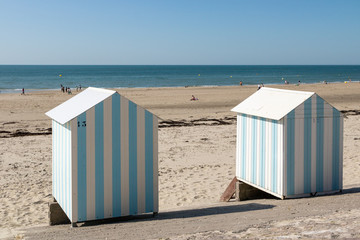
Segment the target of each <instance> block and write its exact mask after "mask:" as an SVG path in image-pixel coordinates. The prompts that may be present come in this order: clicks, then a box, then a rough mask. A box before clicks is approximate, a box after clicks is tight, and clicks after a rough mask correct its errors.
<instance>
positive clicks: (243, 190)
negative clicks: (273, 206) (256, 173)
mask: <svg viewBox="0 0 360 240" xmlns="http://www.w3.org/2000/svg"><path fill="white" fill-rule="evenodd" d="M267 197H269V194H268V193H266V192H264V191H261V190H260V189H258V188H255V187H253V186H251V185H249V184H246V183H244V182H241V181H237V182H236V184H235V200H236V201H244V200H251V199H259V198H267Z"/></svg>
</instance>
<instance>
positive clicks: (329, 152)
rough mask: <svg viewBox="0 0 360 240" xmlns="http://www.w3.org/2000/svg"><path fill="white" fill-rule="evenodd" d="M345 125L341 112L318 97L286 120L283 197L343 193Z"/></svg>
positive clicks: (311, 99) (297, 109)
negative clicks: (343, 126) (343, 139)
mask: <svg viewBox="0 0 360 240" xmlns="http://www.w3.org/2000/svg"><path fill="white" fill-rule="evenodd" d="M342 122H343V118H342V116H341V114H340V112H339V111H338V110H336V109H335V108H333V107H332V106H330V105H329V104H328V103H326V102H325V101H324V100H323V99H322V98H320V97H319V96H317V95H313V96H312V97H311V98H309V99H307V100H306V101H305V102H304V104H302V105H300V106H299V107H297V108H296V109H295V110H294V111H292V113H290V114H288V115H287V116H286V117H285V129H286V134H285V135H284V137H285V142H286V143H287V145H286V147H285V149H284V150H285V152H286V156H287V159H286V160H287V161H285V164H286V171H285V176H286V179H287V181H286V187H285V189H284V190H285V191H284V196H294V195H301V194H309V193H316V192H318V193H319V192H329V191H337V190H340V189H342V148H343V143H342V132H343V128H342Z"/></svg>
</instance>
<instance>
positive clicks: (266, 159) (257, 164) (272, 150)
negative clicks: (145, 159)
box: [236, 114, 283, 196]
mask: <svg viewBox="0 0 360 240" xmlns="http://www.w3.org/2000/svg"><path fill="white" fill-rule="evenodd" d="M236 144H237V150H236V176H237V178H238V179H239V180H241V181H244V182H247V183H249V184H251V185H254V186H256V187H259V188H261V189H263V190H265V191H268V192H270V193H272V194H274V195H277V196H282V194H283V192H282V190H283V123H282V121H275V120H269V119H265V118H260V117H254V116H249V115H245V114H238V116H237V143H236Z"/></svg>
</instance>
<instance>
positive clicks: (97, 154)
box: [53, 93, 158, 222]
mask: <svg viewBox="0 0 360 240" xmlns="http://www.w3.org/2000/svg"><path fill="white" fill-rule="evenodd" d="M157 124H158V120H157V117H156V116H154V115H153V114H151V113H150V112H148V111H147V110H145V109H143V108H141V107H139V106H137V105H136V104H135V103H133V102H131V101H129V100H128V99H126V98H124V97H122V96H120V95H119V94H117V93H115V94H113V95H111V96H110V97H108V98H106V99H105V100H104V101H102V102H100V103H98V104H96V105H95V106H94V107H92V108H90V109H89V110H87V111H86V112H84V113H82V114H81V115H79V116H77V117H76V118H74V119H73V120H71V121H70V122H68V123H66V124H64V126H61V125H60V126H59V127H57V125H56V122H55V121H53V129H54V133H53V139H54V141H53V169H54V171H53V172H54V175H53V192H54V196H55V198H56V199H57V200H58V198H60V199H61V200H58V201H59V203H60V206H61V207H62V208H63V209H64V210H65V212H66V214H67V216H68V217H69V219H71V221H72V222H82V221H87V220H95V219H104V218H111V217H119V216H127V215H137V214H142V213H148V212H157V211H158V193H157V191H158V169H157V167H158V166H157V160H158V158H157V153H158V150H157V149H158V144H157V134H158V133H157V131H158V130H157ZM58 128H59V129H61V131H59V130H57V129H58ZM55 139H60V141H58V140H55ZM61 139H65V140H63V141H62V140H61ZM63 145H64V146H66V149H67V150H64V147H62V146H63ZM65 153H66V157H65V156H64V154H65ZM64 159H66V161H64ZM63 176H66V177H67V180H64V179H63ZM64 183H66V184H64ZM64 185H65V186H66V187H65V186H64Z"/></svg>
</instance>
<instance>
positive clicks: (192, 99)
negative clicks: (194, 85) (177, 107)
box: [190, 95, 199, 101]
mask: <svg viewBox="0 0 360 240" xmlns="http://www.w3.org/2000/svg"><path fill="white" fill-rule="evenodd" d="M196 100H199V99H198V98H196V97H195V96H194V95H191V99H190V101H196Z"/></svg>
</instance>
